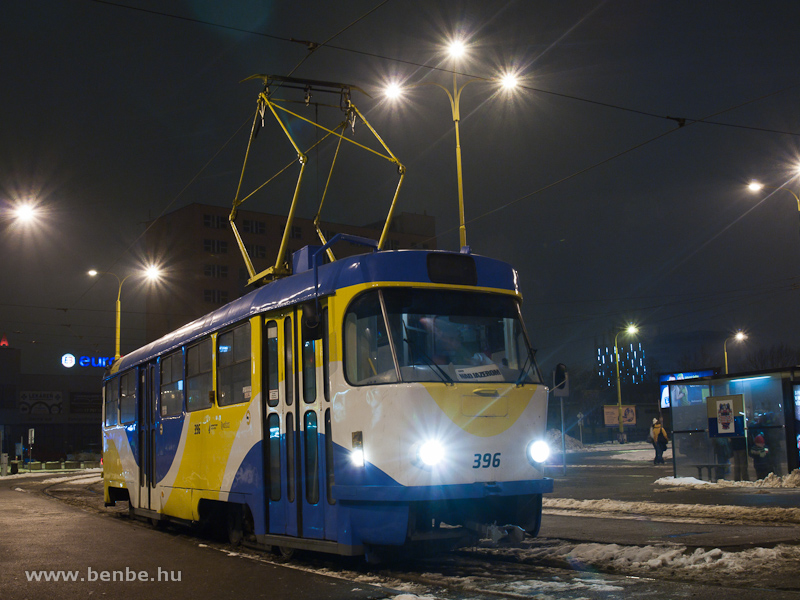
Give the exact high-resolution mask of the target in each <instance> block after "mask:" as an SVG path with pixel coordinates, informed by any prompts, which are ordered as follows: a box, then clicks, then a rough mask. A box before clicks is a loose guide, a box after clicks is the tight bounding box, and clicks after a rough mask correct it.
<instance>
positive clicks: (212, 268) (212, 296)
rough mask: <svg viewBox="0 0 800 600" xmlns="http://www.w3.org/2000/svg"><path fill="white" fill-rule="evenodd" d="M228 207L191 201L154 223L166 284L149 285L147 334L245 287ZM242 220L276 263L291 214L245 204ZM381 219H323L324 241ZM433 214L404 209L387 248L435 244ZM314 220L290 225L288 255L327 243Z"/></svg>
mask: <svg viewBox="0 0 800 600" xmlns="http://www.w3.org/2000/svg"><path fill="white" fill-rule="evenodd" d="M229 214H230V208H226V207H221V206H211V205H205V204H190V205H188V206H186V207H183V208H180V209H178V210H175V211H173V212H171V213H168V214H166V215H164V216H162V217H159V218H158V219H157V220H156V221H153V222H151V223H148V228H147V233H146V235H145V245H146V254H147V255H148V256H149V257H150V258H151V259H153V260H155V261H157V262H158V263H159V264H160V265H162V266H163V267H164V269H165V271H166V275H165V281H164V282H163V285H158V286H150V288H149V289H148V292H147V305H146V306H147V308H146V313H147V318H146V337H147V341H148V342H150V341H152V340H155V339H158V338H159V337H161V336H162V335H164V334H166V333H169V332H170V331H172V330H174V329H177V328H178V327H180V326H182V325H184V324H186V323H188V322H190V321H192V320H194V319H196V318H199V317H201V316H203V315H204V314H206V313H208V312H210V311H212V310H214V309H215V308H218V307H220V306H222V305H223V304H227V303H228V302H231V301H232V300H235V299H236V298H239V297H240V296H242V295H243V294H244V293H246V292H248V291H250V289H252V288H249V287H247V280H248V279H249V274H248V272H247V269H246V268H245V263H244V260H243V258H242V255H241V252H240V251H239V246H238V244H237V242H236V238H235V236H234V235H233V232H232V231H231V227H230V224H229V222H228V216H229ZM236 227H237V229H238V231H239V234H240V235H241V237H242V240H243V242H244V244H245V247H246V248H247V250H248V253H249V255H250V258H251V260H252V261H253V267H254V268H255V270H256V272H257V273H260V272H261V271H263V270H264V269H267V268H269V267H270V266H272V265H274V263H275V258H276V256H277V254H278V249H279V247H280V244H281V240H282V237H283V233H284V229H285V227H286V217H285V216H279V215H272V214H268V213H262V212H255V211H246V210H239V211H238V213H237V217H236ZM382 227H383V223H378V224H374V225H369V226H366V227H354V226H349V225H341V224H337V223H330V222H324V223H323V222H321V223H320V229H321V230H322V232H323V235H324V236H325V238H326V240H330V239H331V238H332V237H333V236H334V235H336V234H337V233H346V234H351V235H357V236H361V237H366V238H371V239H378V238H379V237H380V234H381V230H382ZM435 235H436V227H435V219H434V218H433V217H432V216H429V215H424V214H423V215H419V214H412V213H400V214H398V215H396V216H395V217H394V218H393V220H392V225H391V228H390V231H389V233H388V234H387V240H388V243H387V244H386V249H387V250H398V249H402V248H423V249H435ZM321 244H322V242H321V241H320V239H319V236H318V235H317V231H316V229H315V227H314V222H313V221H312V220H311V219H300V218H295V219H294V223H293V225H292V229H291V231H290V239H289V247H288V250H287V254H286V257H287V261H288V262H289V263H290V264H291V255H292V253H293V252H296V251H298V250H300V249H301V248H303V247H304V246H308V245H321ZM367 251H369V250H368V249H367V248H366V247H364V246H359V245H355V244H351V243H349V242H340V243H338V244H336V245H335V246H334V248H333V252H334V253H335V255H336V256H337V258H341V257H345V256H351V255H354V254H363V253H364V252H367Z"/></svg>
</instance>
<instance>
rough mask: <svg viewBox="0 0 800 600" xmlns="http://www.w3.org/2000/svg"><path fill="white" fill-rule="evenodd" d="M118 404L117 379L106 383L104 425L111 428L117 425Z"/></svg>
mask: <svg viewBox="0 0 800 600" xmlns="http://www.w3.org/2000/svg"><path fill="white" fill-rule="evenodd" d="M118 404H119V378H118V377H117V378H114V379H112V380H111V381H108V382H107V383H106V402H105V413H106V418H105V424H106V427H113V426H114V425H116V424H117V405H118Z"/></svg>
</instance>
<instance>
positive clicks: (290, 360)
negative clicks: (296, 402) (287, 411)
mask: <svg viewBox="0 0 800 600" xmlns="http://www.w3.org/2000/svg"><path fill="white" fill-rule="evenodd" d="M293 349H294V329H293V328H292V318H291V317H286V319H285V320H284V321H283V351H284V354H283V386H284V388H285V389H284V392H285V395H286V406H291V405H292V400H293V399H294V350H293Z"/></svg>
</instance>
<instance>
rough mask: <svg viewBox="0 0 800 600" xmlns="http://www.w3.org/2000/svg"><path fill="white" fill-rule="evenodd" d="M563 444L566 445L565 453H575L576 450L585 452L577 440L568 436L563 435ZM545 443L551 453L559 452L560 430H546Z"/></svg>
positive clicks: (584, 447)
mask: <svg viewBox="0 0 800 600" xmlns="http://www.w3.org/2000/svg"><path fill="white" fill-rule="evenodd" d="M564 442H565V443H566V447H567V452H575V451H578V450H585V449H586V446H584V445H583V444H582V443H581V442H580V441H579V440H576V439H575V438H574V437H571V436H569V435H564ZM547 443H548V445H549V446H550V448H551V450H552V452H553V453H556V452H560V451H561V430H560V429H548V430H547Z"/></svg>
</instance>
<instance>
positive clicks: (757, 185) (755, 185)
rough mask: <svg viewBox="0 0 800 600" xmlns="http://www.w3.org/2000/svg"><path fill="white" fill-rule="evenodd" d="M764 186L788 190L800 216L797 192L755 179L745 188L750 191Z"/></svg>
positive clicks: (799, 199)
mask: <svg viewBox="0 0 800 600" xmlns="http://www.w3.org/2000/svg"><path fill="white" fill-rule="evenodd" d="M799 170H800V169H799ZM764 188H769V189H771V190H784V191H786V192H789V193H790V194H791V195H792V196H794V199H795V200H796V201H797V214H798V216H800V197H798V196H797V194H795V193H794V192H793V191H792V190H790V189H789V188H785V187H780V186H774V185H765V184H763V183H761V182H759V181H755V180H753V181H751V182H750V183H749V184H748V185H747V189H749V190H750V191H751V192H760V191H761V190H762V189H764Z"/></svg>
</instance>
